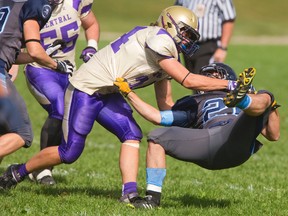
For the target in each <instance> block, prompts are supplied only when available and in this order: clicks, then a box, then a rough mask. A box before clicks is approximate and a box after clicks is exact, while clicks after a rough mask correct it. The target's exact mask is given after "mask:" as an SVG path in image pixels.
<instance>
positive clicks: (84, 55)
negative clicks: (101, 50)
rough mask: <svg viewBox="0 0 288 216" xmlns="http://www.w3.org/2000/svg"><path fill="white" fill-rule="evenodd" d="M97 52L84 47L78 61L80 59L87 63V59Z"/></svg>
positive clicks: (92, 48)
mask: <svg viewBox="0 0 288 216" xmlns="http://www.w3.org/2000/svg"><path fill="white" fill-rule="evenodd" d="M96 52H97V50H96V49H95V48H94V47H90V46H88V47H86V48H85V49H84V50H83V51H82V53H81V55H80V59H82V60H83V61H84V62H85V63H86V62H88V61H89V59H90V58H91V57H92V56H93V55H94V54H95V53H96Z"/></svg>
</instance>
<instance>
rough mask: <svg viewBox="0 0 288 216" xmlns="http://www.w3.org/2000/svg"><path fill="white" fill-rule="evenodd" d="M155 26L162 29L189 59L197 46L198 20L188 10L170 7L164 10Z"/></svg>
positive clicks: (180, 7)
mask: <svg viewBox="0 0 288 216" xmlns="http://www.w3.org/2000/svg"><path fill="white" fill-rule="evenodd" d="M156 24H157V25H158V26H160V27H162V28H164V29H165V30H166V31H167V32H168V33H169V34H170V35H171V37H172V38H173V39H174V41H175V43H176V45H177V47H178V48H179V49H180V51H181V52H182V53H183V54H184V55H186V56H188V57H191V56H192V55H193V54H194V53H195V52H196V51H197V50H198V49H199V46H198V45H197V44H196V42H197V41H198V40H199V38H200V35H199V33H198V18H197V16H196V15H195V14H194V13H193V12H192V11H191V10H189V9H188V8H185V7H182V6H171V7H168V8H166V9H164V10H163V11H162V12H161V14H160V16H159V18H158V20H157V22H156Z"/></svg>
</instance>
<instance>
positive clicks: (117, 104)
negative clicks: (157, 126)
mask: <svg viewBox="0 0 288 216" xmlns="http://www.w3.org/2000/svg"><path fill="white" fill-rule="evenodd" d="M103 101H104V107H103V108H102V110H101V111H100V112H99V115H98V116H97V122H98V123H99V124H101V125H102V126H103V127H105V128H106V129H107V130H108V131H110V132H111V133H113V134H115V135H116V136H117V137H118V139H119V140H120V141H121V142H122V145H121V150H120V158H119V166H120V171H121V175H122V184H123V185H122V197H121V198H120V201H121V202H130V201H131V200H135V199H138V197H139V196H138V191H137V174H138V163H139V142H140V140H141V138H142V133H141V129H140V127H139V126H138V124H137V123H136V121H135V120H134V118H133V116H132V109H131V107H130V106H129V105H128V104H127V102H126V101H125V100H124V99H123V97H122V96H121V94H119V93H117V94H110V95H106V96H103Z"/></svg>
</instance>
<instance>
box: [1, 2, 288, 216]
mask: <svg viewBox="0 0 288 216" xmlns="http://www.w3.org/2000/svg"><path fill="white" fill-rule="evenodd" d="M119 2H121V3H122V4H123V5H122V6H121V5H120V3H119ZM128 2H129V3H131V5H130V7H133V8H134V7H135V10H129V11H126V12H125V13H122V12H123V11H125V10H126V8H127V7H125V5H124V4H125V3H127V4H128ZM143 2H146V3H147V4H148V3H151V2H153V3H155V2H156V1H155V0H147V1H139V2H138V1H133V2H131V1H128V0H127V1H112V0H106V1H105V2H101V1H97V2H95V5H96V7H98V6H99V8H98V10H99V20H100V21H103V30H105V31H111V30H110V28H108V27H104V26H105V25H110V26H113V29H114V27H115V26H116V27H117V28H116V30H115V31H122V30H123V29H124V30H127V29H130V27H133V26H134V21H137V19H138V17H140V18H139V20H138V21H139V22H142V23H145V22H146V21H147V22H148V20H150V21H151V19H148V18H147V19H144V15H145V17H146V15H147V17H151V16H154V15H155V14H157V16H158V9H159V7H160V6H163V5H165V6H167V4H168V3H172V2H173V1H171V0H169V1H166V0H158V1H157V2H158V3H159V4H156V3H155V4H154V5H153V7H152V6H151V7H150V8H149V10H143V9H142V8H143V7H144V6H145V5H146V4H144V3H143ZM235 2H236V4H237V5H239V10H240V6H241V5H244V6H245V4H246V6H247V4H248V3H247V2H248V0H241V1H235ZM250 2H252V3H254V5H255V2H259V3H260V1H256V0H255V1H250ZM261 2H268V1H266V0H265V1H261ZM276 2H278V3H279V4H280V3H281V4H285V5H287V3H286V2H285V1H281V2H280V0H276ZM138 4H139V5H138ZM104 5H105V7H104ZM107 5H109V7H108V6H107ZM263 5H264V6H265V4H261V6H262V8H263V10H265V8H264V6H263ZM100 6H102V7H100ZM120 6H121V7H120ZM157 8H158V9H157ZM282 8H283V7H282ZM282 8H280V10H282ZM104 9H105V10H106V11H107V13H106V12H105V11H104ZM136 9H137V10H136ZM156 9H157V10H156ZM254 9H255V10H254ZM258 9H259V8H256V7H252V8H251V7H247V10H248V11H250V12H251V11H252V12H253V11H254V13H252V14H251V13H248V11H247V16H248V14H250V15H249V16H250V17H253V16H255V17H258V12H257V10H258ZM102 10H103V11H102ZM259 10H260V9H259ZM240 11H241V10H240ZM242 11H244V9H243V10H242ZM100 12H101V15H100ZM116 12H118V13H116ZM130 13H131V14H130ZM134 13H138V14H139V16H137V18H135V19H134V18H133V19H131V16H132V15H133V14H134ZM259 13H260V12H259ZM105 14H106V15H105ZM123 14H125V16H122V15H123ZM151 14H152V15H151ZM256 14H257V16H256ZM260 14H261V13H260ZM126 15H127V18H126ZM264 15H266V13H264ZM117 16H120V17H121V19H119V18H118V20H117V19H116V18H117ZM157 16H156V17H157ZM264 17H265V16H264ZM239 19H240V18H239ZM115 20H117V22H114V21H115ZM152 20H154V18H153V19H152ZM240 20H242V21H241V22H243V19H240ZM240 20H239V23H240ZM258 20H259V21H258V22H259V23H258V24H257V25H263V22H262V20H263V19H258ZM264 20H265V19H264ZM286 20H287V19H286ZM282 21H283V20H279V22H278V23H277V22H275V25H276V27H275V26H274V27H273V26H270V24H269V28H268V29H271V28H277V29H278V28H280V27H281V22H282ZM247 22H248V21H247ZM271 22H272V20H271ZM253 23H254V22H253ZM255 23H256V21H255ZM104 24H105V25H104ZM250 24H251V23H250V22H249V25H248V24H247V25H246V24H245V25H243V29H244V30H245V29H246V28H247V29H253V26H251V25H250ZM122 25H123V26H122ZM239 25H240V24H239ZM270 27H271V28H270ZM241 28H242V27H241ZM124 30H123V31H124ZM284 31H287V29H286V30H283V31H282V30H281V31H279V35H281V34H282V33H283V32H284ZM237 34H238V33H237ZM242 34H243V35H245V34H246V32H245V31H242ZM257 34H258V35H259V34H260V33H259V32H258V33H257ZM263 34H266V32H264V33H263ZM267 34H268V33H267ZM284 34H285V33H284ZM272 35H273V34H272ZM102 40H104V38H103V39H102ZM105 43H107V41H103V42H102V43H101V44H100V46H101V47H102V46H103V45H104V44H105ZM84 46H85V44H84V43H83V41H79V44H78V54H80V50H81V48H83V47H84ZM287 48H288V47H287V46H272V45H271V46H269V45H267V46H258V45H231V47H230V48H229V54H228V58H227V61H226V63H228V64H230V65H231V66H232V67H233V68H234V69H235V70H236V72H237V73H238V72H241V71H242V70H243V69H244V68H246V67H250V66H254V67H255V68H256V69H257V75H256V78H255V80H254V85H255V87H256V88H257V89H267V90H270V91H272V92H273V93H274V94H275V96H276V98H277V101H278V102H279V103H280V104H281V105H282V107H281V108H280V109H279V111H280V115H281V138H280V140H279V141H278V142H275V143H272V142H269V141H266V140H264V139H262V138H260V140H261V141H262V142H263V143H264V147H263V148H262V149H261V150H260V151H259V152H258V153H257V154H256V155H254V156H253V157H252V158H251V159H250V160H249V161H248V162H246V163H245V164H243V165H242V166H240V167H237V168H233V169H228V170H222V171H209V170H205V169H202V168H200V167H197V166H196V165H194V164H190V163H184V162H180V161H176V160H174V159H172V158H167V164H168V170H167V177H166V180H165V184H164V188H163V199H162V208H161V209H159V210H152V211H149V210H133V209H130V208H127V207H126V206H125V205H122V204H120V203H118V201H117V200H118V198H119V197H120V194H121V176H120V172H119V169H118V156H119V149H120V143H119V142H118V140H117V139H116V138H115V137H114V136H113V135H111V134H110V133H108V132H107V131H105V130H104V129H103V128H102V127H101V126H99V125H98V124H97V123H96V124H95V125H94V128H93V131H92V133H91V134H90V135H89V136H88V139H87V143H86V148H85V150H84V152H83V154H82V156H81V157H80V158H79V160H77V161H76V162H75V163H73V164H71V165H60V166H57V167H55V169H54V176H55V179H56V181H57V182H58V184H57V185H56V186H55V187H53V188H47V187H43V186H41V185H36V184H33V183H31V182H29V181H28V180H25V181H24V182H23V183H21V184H19V185H18V186H17V187H16V188H15V189H13V190H11V191H9V192H3V191H0V209H1V211H0V215H3V216H10V215H11V216H12V215H13V216H14V215H33V216H34V215H35V216H36V215H37V216H42V215H43V216H44V215H46V216H48V215H49V216H50V215H51V216H52V215H53V216H54V215H63V216H74V215H75V216H76V215H77V216H78V215H79V216H80V215H81V216H86V215H89V216H90V215H97V216H98V215H113V216H120V215H123V216H126V215H141V216H142V215H163V216H164V215H165V216H166V215H173V216H174V215H175V216H180V215H201V216H202V215H205V216H206V215H207V216H208V215H209V216H212V215H213V216H214V215H215V216H216V215H217V216H218V215H221V216H222V215H223V216H224V215H225V216H231V215H232V216H234V215H249V216H258V215H259V216H262V215H271V216H274V215H277V216H285V215H288V208H287V207H286V205H287V203H288V198H287V195H288V191H287V174H286V170H287V164H288V157H287V155H288V148H287V145H286V140H287V133H286V125H287V121H288V119H287V116H288V111H287V102H286V101H287V92H288V85H287V84H286V82H287V81H286V80H285V78H286V77H287V68H286V67H287V66H286V61H285V58H286V56H287ZM78 64H80V62H78ZM16 86H17V88H18V90H19V92H20V93H21V95H22V96H23V97H24V99H25V101H26V103H27V107H28V111H29V114H30V117H31V121H32V126H33V130H34V134H35V138H34V143H33V145H32V147H31V148H29V149H20V150H19V151H17V152H16V153H14V154H12V155H10V156H8V157H6V158H5V159H4V160H3V162H2V164H1V166H0V172H1V173H2V172H3V171H4V170H5V169H6V167H7V166H8V165H9V164H11V163H15V162H17V163H21V162H25V161H26V160H27V159H29V158H30V157H31V156H33V155H34V154H35V153H36V152H38V151H39V139H40V137H39V134H40V129H41V126H42V124H43V122H44V120H45V118H46V113H45V112H44V111H43V109H42V108H41V107H40V106H39V105H38V104H37V102H36V100H35V99H34V98H33V97H32V96H31V95H30V93H29V91H28V89H27V87H26V83H25V79H24V76H23V73H20V75H19V77H18V79H17V81H16ZM173 88H174V95H173V96H174V98H175V99H177V98H179V97H181V96H183V95H186V94H189V93H190V91H188V90H185V89H184V88H183V87H181V86H180V85H179V84H176V83H173ZM137 93H138V94H139V95H140V96H141V97H142V98H143V99H144V100H146V101H147V102H149V103H151V104H153V105H155V100H154V99H153V98H154V93H153V87H152V86H151V87H147V88H145V89H141V90H137ZM135 118H136V120H137V121H138V123H139V124H140V125H141V127H142V130H143V133H144V135H146V134H147V133H148V132H149V131H151V130H152V129H153V128H155V127H156V126H154V125H152V124H151V123H148V122H147V121H145V120H144V119H143V118H141V117H140V116H139V115H138V114H137V113H136V112H135ZM146 146H147V143H146V141H145V138H144V139H143V142H142V143H141V148H140V151H141V161H140V169H139V178H138V186H139V192H140V193H141V194H142V195H144V193H145V187H146V185H145V151H146Z"/></svg>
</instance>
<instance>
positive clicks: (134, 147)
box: [119, 140, 139, 184]
mask: <svg viewBox="0 0 288 216" xmlns="http://www.w3.org/2000/svg"><path fill="white" fill-rule="evenodd" d="M125 143H126V144H125ZM125 143H123V144H122V146H121V151H120V159H119V166H120V170H121V174H122V182H123V184H125V183H127V182H136V181H137V175H138V164H139V142H138V141H135V140H133V141H131V140H127V141H126V142H125Z"/></svg>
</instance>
